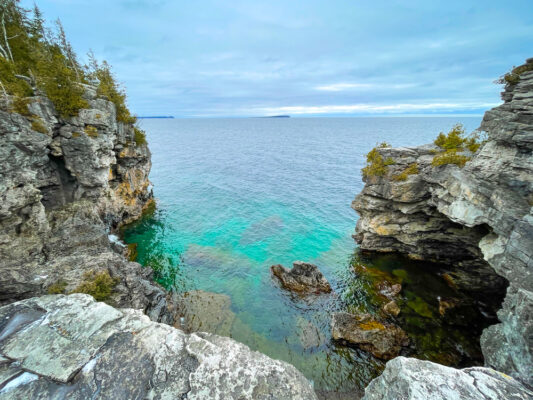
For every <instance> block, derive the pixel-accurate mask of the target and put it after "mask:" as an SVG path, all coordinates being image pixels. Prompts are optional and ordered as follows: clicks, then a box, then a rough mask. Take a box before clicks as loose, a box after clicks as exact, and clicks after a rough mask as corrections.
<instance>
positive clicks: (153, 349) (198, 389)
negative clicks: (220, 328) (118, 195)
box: [0, 294, 316, 400]
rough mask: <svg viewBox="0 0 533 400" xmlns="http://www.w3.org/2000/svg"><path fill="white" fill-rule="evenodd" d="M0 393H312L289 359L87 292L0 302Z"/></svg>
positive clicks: (250, 395) (293, 395) (209, 395)
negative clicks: (162, 320) (155, 318)
mask: <svg viewBox="0 0 533 400" xmlns="http://www.w3.org/2000/svg"><path fill="white" fill-rule="evenodd" d="M0 397H1V398H2V399H29V398H39V399H49V398H65V397H68V398H74V399H86V398H95V397H98V398H99V399H113V400H115V399H142V398H167V399H184V398H187V399H188V400H193V399H197V400H201V399H265V400H266V399H280V400H281V399H302V400H304V399H316V395H315V393H314V391H313V389H312V388H311V385H310V383H309V382H308V381H307V380H306V379H305V378H304V377H303V375H301V374H300V372H298V371H297V370H296V369H295V368H294V367H293V366H291V365H289V364H287V363H285V362H281V361H276V360H272V359H270V358H268V357H267V356H265V355H263V354H260V353H257V352H254V351H251V350H250V349H249V348H248V347H247V346H245V345H243V344H240V343H237V342H235V341H233V340H232V339H229V338H224V337H220V336H216V335H212V334H208V333H196V334H190V335H188V334H186V333H184V332H182V331H180V330H178V329H174V328H172V327H170V326H168V325H165V324H160V323H156V322H153V321H151V320H150V319H149V318H148V317H147V316H145V315H144V314H142V312H140V311H137V310H132V309H122V310H117V309H115V308H113V307H111V306H108V305H107V304H105V303H97V302H95V301H94V299H93V298H92V297H90V296H87V295H83V294H74V295H70V296H62V295H57V296H44V297H40V298H32V299H29V300H23V301H20V302H17V303H12V304H10V305H7V306H4V307H2V308H0Z"/></svg>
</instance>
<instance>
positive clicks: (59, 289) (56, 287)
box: [48, 279, 67, 294]
mask: <svg viewBox="0 0 533 400" xmlns="http://www.w3.org/2000/svg"><path fill="white" fill-rule="evenodd" d="M66 288H67V282H65V281H64V280H62V279H61V280H59V281H57V282H56V283H54V284H52V285H50V286H48V294H63V293H65V289H66Z"/></svg>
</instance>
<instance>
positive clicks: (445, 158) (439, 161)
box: [431, 150, 470, 167]
mask: <svg viewBox="0 0 533 400" xmlns="http://www.w3.org/2000/svg"><path fill="white" fill-rule="evenodd" d="M469 160H470V157H467V156H463V155H461V154H457V151H455V150H448V151H445V152H443V153H440V154H437V155H436V156H435V157H433V161H432V162H431V165H433V166H434V167H438V166H440V165H446V164H455V165H458V166H459V167H464V165H465V164H466V162H467V161H469Z"/></svg>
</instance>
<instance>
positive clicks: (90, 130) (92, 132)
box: [84, 125, 98, 139]
mask: <svg viewBox="0 0 533 400" xmlns="http://www.w3.org/2000/svg"><path fill="white" fill-rule="evenodd" d="M84 130H85V133H86V134H87V136H89V137H92V138H93V139H94V138H97V137H98V129H97V128H96V127H94V126H92V125H87V126H86V127H85V129H84Z"/></svg>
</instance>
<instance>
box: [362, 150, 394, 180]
mask: <svg viewBox="0 0 533 400" xmlns="http://www.w3.org/2000/svg"><path fill="white" fill-rule="evenodd" d="M388 147H390V144H388V143H387V142H382V143H380V144H378V145H377V146H376V147H374V148H373V149H372V150H370V151H369V152H368V154H367V155H366V166H365V167H364V168H363V169H362V170H361V172H362V174H363V177H364V178H368V177H370V176H384V175H385V174H386V173H387V166H389V165H392V164H394V160H393V159H392V158H390V157H388V158H387V159H383V156H382V155H381V154H380V152H379V150H378V149H385V148H388Z"/></svg>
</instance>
